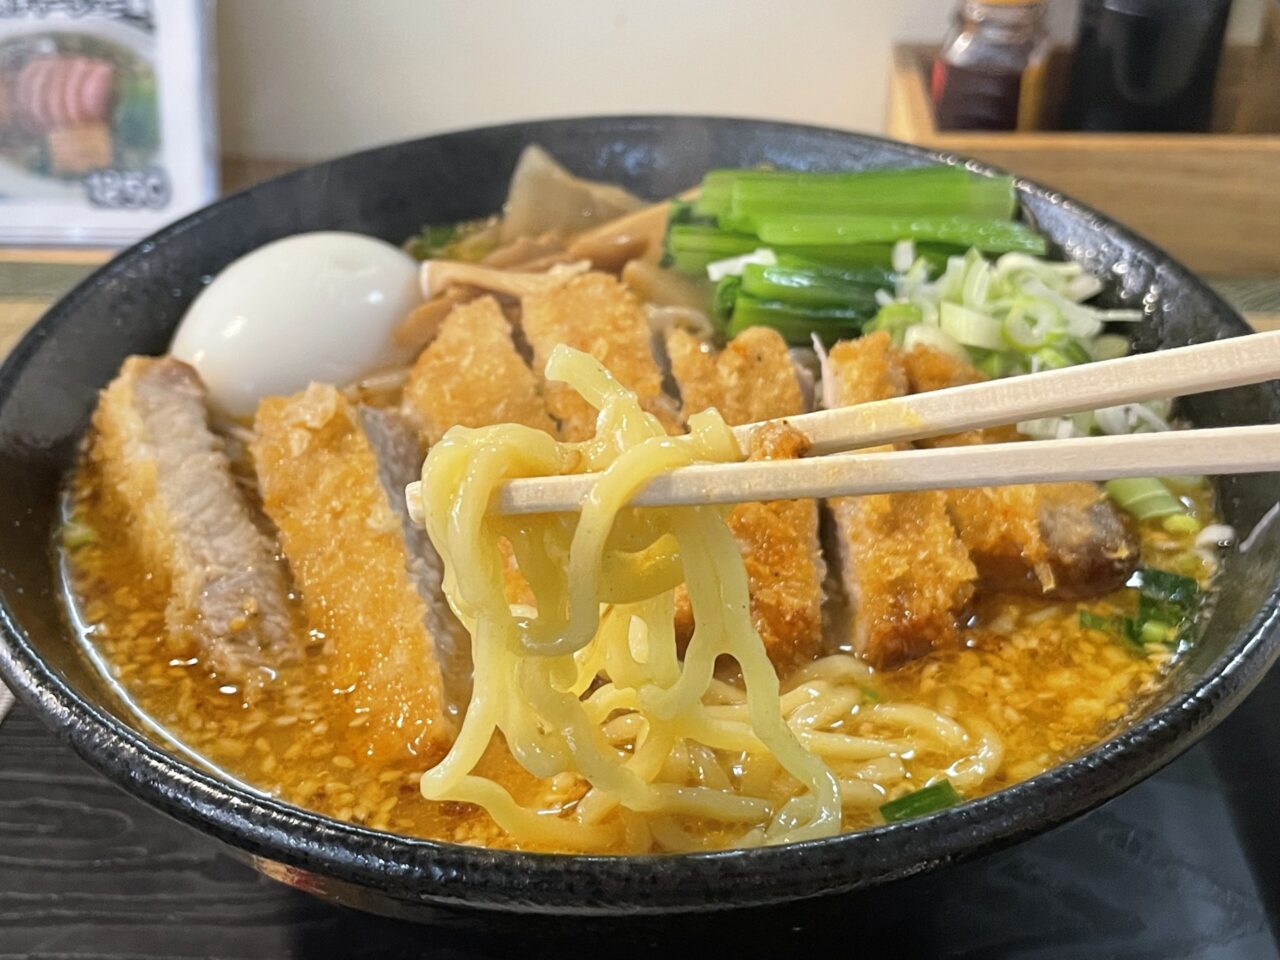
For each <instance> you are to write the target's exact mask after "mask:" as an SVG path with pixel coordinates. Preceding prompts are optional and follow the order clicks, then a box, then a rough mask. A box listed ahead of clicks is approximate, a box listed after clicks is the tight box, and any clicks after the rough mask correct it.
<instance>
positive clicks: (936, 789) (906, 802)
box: [880, 779, 960, 823]
mask: <svg viewBox="0 0 1280 960" xmlns="http://www.w3.org/2000/svg"><path fill="white" fill-rule="evenodd" d="M959 802H960V794H959V793H957V792H956V788H955V787H953V786H952V785H951V781H950V780H945V779H943V780H939V781H938V782H937V783H931V784H929V786H927V787H923V788H921V789H919V790H917V791H915V793H908V794H907V795H906V796H903V797H899V798H898V799H897V800H890V801H889V802H888V803H886V804H883V805H882V806H881V807H880V816H882V817H884V821H885V823H898V822H899V821H902V820H910V819H912V818H914V817H923V816H924V815H925V814H926V813H936V812H937V811H939V810H945V809H946V808H947V807H954V806H955V805H956V804H957V803H959Z"/></svg>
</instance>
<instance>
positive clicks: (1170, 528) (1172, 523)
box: [1160, 513, 1200, 533]
mask: <svg viewBox="0 0 1280 960" xmlns="http://www.w3.org/2000/svg"><path fill="white" fill-rule="evenodd" d="M1160 526H1162V527H1164V529H1165V532H1166V533H1199V532H1200V521H1199V520H1197V519H1196V518H1195V517H1193V516H1191V514H1189V513H1172V514H1170V515H1169V516H1167V517H1165V518H1164V519H1163V520H1161V521H1160Z"/></svg>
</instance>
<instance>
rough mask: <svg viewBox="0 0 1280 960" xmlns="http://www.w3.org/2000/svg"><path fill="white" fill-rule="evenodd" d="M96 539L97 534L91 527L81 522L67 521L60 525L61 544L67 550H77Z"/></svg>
mask: <svg viewBox="0 0 1280 960" xmlns="http://www.w3.org/2000/svg"><path fill="white" fill-rule="evenodd" d="M97 539H98V534H97V533H96V532H95V531H94V529H93V527H91V526H89V525H88V524H87V523H85V522H83V521H82V520H68V521H66V522H65V523H63V525H62V543H63V545H64V546H66V548H67V549H68V550H78V549H79V548H80V547H83V546H85V545H87V544H90V543H95V542H96V541H97Z"/></svg>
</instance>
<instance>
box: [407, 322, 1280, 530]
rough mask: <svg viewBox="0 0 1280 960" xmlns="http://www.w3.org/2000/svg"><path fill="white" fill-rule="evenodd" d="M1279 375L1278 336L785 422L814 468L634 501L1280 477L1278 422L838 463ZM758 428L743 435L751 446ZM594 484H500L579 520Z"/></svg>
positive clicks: (803, 465) (654, 493)
mask: <svg viewBox="0 0 1280 960" xmlns="http://www.w3.org/2000/svg"><path fill="white" fill-rule="evenodd" d="M1276 378H1280V331H1273V332H1270V333H1257V334H1252V335H1249V336H1244V337H1236V338H1233V339H1230V340H1219V341H1214V342H1211V343H1203V344H1196V345H1193V346H1188V347H1177V348H1174V349H1171V350H1161V351H1158V352H1155V353H1148V354H1139V355H1136V356H1131V357H1124V358H1122V359H1119V360H1106V361H1101V362H1098V363H1091V364H1084V365H1081V366H1078V367H1070V368H1067V369H1063V370H1053V371H1047V372H1042V373H1036V374H1031V375H1029V376H1022V377H1010V378H1008V379H1004V380H992V381H988V382H985V383H977V384H972V385H968V386H963V387H954V388H951V389H948V390H937V391H934V392H931V393H921V394H914V395H912V396H908V397H902V398H899V399H894V400H883V401H878V402H875V403H867V404H862V405H859V406H854V407H844V408H841V409H837V410H822V411H818V412H816V413H809V414H804V415H801V416H797V417H789V418H787V423H788V424H789V425H790V426H792V427H793V428H795V429H797V430H799V431H801V432H802V433H804V434H805V435H806V436H807V437H808V439H809V441H810V443H811V445H812V446H811V451H810V456H808V457H806V458H804V459H800V460H773V461H752V462H748V463H728V464H707V465H699V466H692V467H685V468H683V469H681V470H675V471H672V472H671V473H669V474H666V475H664V476H662V477H659V478H657V479H655V480H653V481H651V482H650V483H649V484H647V485H646V486H645V487H644V488H642V489H641V490H639V491H637V493H636V496H635V497H634V498H633V499H632V501H631V503H632V504H633V505H635V506H674V505H698V504H712V503H740V502H744V501H753V500H789V499H796V498H801V497H832V496H854V495H862V494H869V493H888V492H894V491H902V490H926V489H943V488H950V487H982V486H999V485H1002V484H1010V483H1048V482H1055V481H1063V480H1104V479H1109V478H1113V477H1135V476H1167V475H1172V474H1188V473H1192V474H1227V473H1258V472H1268V471H1271V470H1280V425H1273V424H1264V425H1261V426H1252V427H1223V428H1217V429H1210V430H1180V431H1172V432H1167V433H1147V434H1134V435H1130V436H1112V437H1085V438H1075V439H1069V440H1041V441H1035V442H1029V443H1009V444H992V445H977V446H965V447H950V448H942V449H934V450H903V451H893V452H882V453H871V454H848V453H836V451H847V450H852V449H855V448H857V447H867V446H878V445H882V444H887V443H901V442H907V441H911V440H919V439H923V438H926V437H934V436H939V435H943V434H949V433H959V432H961V431H965V430H973V429H978V428H982V427H993V426H999V425H1003V424H1010V423H1017V422H1019V421H1023V420H1031V419H1037V418H1040V417H1050V416H1058V415H1062V414H1068V413H1078V412H1081V411H1085V410H1096V409H1099V408H1102V407H1110V406H1116V405H1119V404H1122V403H1137V402H1141V401H1144V400H1153V399H1158V398H1163V397H1172V396H1184V395H1188V394H1194V393H1205V392H1208V391H1212V390H1220V389H1226V388H1229V387H1237V386H1242V385H1244V384H1250V383H1260V382H1263V381H1266V380H1272V379H1276ZM759 426H760V424H747V425H744V426H741V427H736V428H734V432H735V435H736V436H737V438H738V440H739V442H740V443H741V444H742V446H743V447H744V448H745V447H746V445H747V442H748V441H749V439H750V436H751V433H752V431H754V430H755V429H756V428H757V427H759ZM820 454H829V455H828V456H820ZM595 481H596V477H595V476H594V475H591V474H583V475H577V476H565V477H540V478H530V479H526V480H513V481H511V482H510V483H508V484H506V485H505V486H504V487H503V488H502V490H501V492H500V494H499V497H498V502H497V508H498V509H499V510H500V511H501V512H503V513H558V512H570V511H574V510H578V509H580V508H581V505H582V502H583V500H584V498H585V497H586V496H587V494H588V493H589V491H590V489H591V487H592V485H593V484H594V483H595ZM411 499H412V498H411Z"/></svg>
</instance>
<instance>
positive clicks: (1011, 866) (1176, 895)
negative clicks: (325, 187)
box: [0, 251, 1280, 960]
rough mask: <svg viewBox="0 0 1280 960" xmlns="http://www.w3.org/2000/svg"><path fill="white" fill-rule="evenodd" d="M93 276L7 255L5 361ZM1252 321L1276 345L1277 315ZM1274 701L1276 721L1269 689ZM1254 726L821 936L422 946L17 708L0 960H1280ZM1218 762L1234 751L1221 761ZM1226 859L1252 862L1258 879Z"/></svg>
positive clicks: (1269, 714) (422, 933) (580, 934)
mask: <svg viewBox="0 0 1280 960" xmlns="http://www.w3.org/2000/svg"><path fill="white" fill-rule="evenodd" d="M69 259H70V262H69ZM96 259H99V258H98V257H96V256H95V255H92V254H90V255H83V254H82V255H77V256H74V257H72V258H67V257H65V256H63V257H59V256H55V255H50V256H48V257H44V258H37V259H32V258H31V257H30V256H28V257H25V258H23V257H14V256H12V255H11V253H10V252H6V251H0V351H5V350H7V349H8V348H9V347H10V346H11V345H12V343H13V342H14V341H15V340H16V339H17V338H18V337H19V336H20V335H21V334H22V332H23V331H25V330H26V329H27V327H29V326H30V324H31V323H33V322H34V321H35V320H36V318H37V317H38V316H39V315H40V314H41V313H42V312H43V310H44V309H45V308H46V306H47V305H48V303H49V302H50V300H51V299H52V298H54V297H55V296H56V295H58V293H60V292H61V291H62V290H64V289H65V288H66V287H68V286H69V285H70V284H72V283H73V282H75V280H76V279H78V278H79V277H80V276H82V275H83V274H84V273H85V272H86V271H87V270H88V269H91V267H92V265H93V262H94V261H95V260H96ZM1247 293H1248V291H1246V294H1247ZM1243 302H1245V303H1246V304H1248V303H1249V301H1248V299H1247V296H1246V297H1245V298H1243ZM1264 306H1265V304H1264ZM1255 319H1256V322H1257V325H1258V326H1259V327H1265V328H1280V314H1276V313H1272V312H1269V311H1264V313H1262V314H1260V315H1257V316H1256V317H1255ZM1267 683H1268V684H1269V685H1270V686H1271V687H1273V688H1275V690H1274V696H1275V700H1276V701H1277V702H1280V676H1273V677H1271V678H1269V680H1268V681H1267ZM1258 696H1259V695H1258V694H1255V697H1254V699H1252V700H1251V701H1250V703H1251V704H1256V703H1258V700H1257V697H1258ZM1249 706H1250V704H1246V706H1245V708H1242V709H1241V710H1240V711H1239V712H1238V713H1237V715H1236V716H1233V717H1232V718H1230V719H1229V720H1228V726H1229V727H1230V730H1226V731H1220V732H1219V733H1217V734H1214V735H1213V737H1211V738H1210V740H1209V741H1208V742H1207V745H1206V744H1202V745H1201V746H1198V747H1196V748H1195V749H1193V750H1192V751H1191V752H1190V753H1189V754H1188V755H1187V756H1185V757H1183V758H1182V759H1181V760H1179V761H1177V762H1176V763H1175V764H1174V765H1173V766H1171V767H1170V768H1169V769H1168V770H1166V771H1165V772H1163V773H1162V774H1160V775H1159V777H1157V778H1155V779H1153V780H1151V781H1147V782H1146V783H1144V784H1142V785H1140V786H1139V787H1136V788H1134V789H1133V790H1131V791H1129V792H1128V793H1126V794H1125V795H1123V796H1122V797H1121V798H1119V799H1117V800H1115V801H1112V803H1110V804H1108V805H1107V806H1106V807H1104V808H1103V809H1102V810H1100V811H1097V812H1095V813H1094V814H1091V815H1090V816H1089V817H1087V818H1085V819H1084V820H1079V821H1076V822H1075V823H1073V824H1071V825H1068V826H1066V827H1063V828H1060V829H1058V830H1056V831H1054V832H1052V833H1050V834H1047V835H1045V836H1042V837H1039V838H1037V839H1035V840H1033V841H1029V842H1027V843H1023V844H1020V845H1019V846H1017V847H1015V848H1014V849H1012V850H1010V851H1008V852H1006V853H1003V854H999V855H997V856H995V857H992V858H988V859H985V860H982V861H978V862H976V863H975V864H971V865H968V866H966V867H962V868H954V869H953V870H952V871H950V872H949V873H948V874H947V875H946V877H945V878H944V879H942V880H940V881H939V880H937V879H936V878H934V879H931V878H922V879H921V880H920V881H918V882H917V881H910V882H909V883H907V884H899V885H895V886H894V887H893V888H891V889H892V893H891V894H887V895H884V896H881V897H880V899H879V900H873V901H857V903H858V904H859V906H857V908H856V909H855V908H853V907H852V905H851V907H850V908H849V909H847V910H843V911H842V912H841V913H840V914H839V915H838V917H839V920H838V922H835V923H833V921H832V917H831V913H830V910H829V907H808V906H793V907H791V908H789V909H787V910H786V911H785V912H780V911H766V912H756V913H753V914H751V915H748V916H740V917H736V918H733V917H731V918H729V919H724V918H721V919H719V920H707V919H703V918H697V919H649V920H644V921H641V922H634V923H629V924H623V925H617V924H601V923H597V922H585V921H551V920H541V921H539V920H528V921H523V922H522V924H521V925H520V926H519V927H515V928H512V927H510V926H504V925H502V924H498V923H496V922H494V921H492V920H491V919H489V918H485V917H480V918H475V917H460V916H457V915H449V914H442V915H441V917H440V918H439V922H438V923H436V924H434V925H431V926H417V925H410V924H405V923H401V922H397V921H391V920H383V919H379V918H373V917H367V916H364V915H362V914H358V913H355V912H352V911H348V910H345V909H341V908H338V907H334V906H330V905H328V904H324V903H321V902H319V901H317V900H314V899H312V898H310V897H308V896H306V895H304V894H301V893H298V892H297V891H294V890H292V889H288V888H285V887H283V886H280V885H277V884H275V883H272V882H271V881H268V880H266V879H264V878H262V877H261V876H259V875H257V874H256V873H254V872H253V871H251V870H250V869H248V868H247V867H245V866H243V865H242V864H241V863H240V862H238V861H236V860H233V859H232V858H230V857H229V856H227V855H226V854H224V853H223V852H222V851H221V849H220V848H219V846H218V845H217V844H216V843H214V842H213V841H212V840H210V839H208V838H206V837H203V836H199V835H197V834H196V833H194V832H191V831H189V830H188V829H187V828H185V827H183V826H180V825H179V824H177V823H175V822H173V821H171V820H169V819H168V818H166V817H164V816H162V815H160V814H158V813H156V812H155V811H153V810H151V809H150V808H148V807H146V806H144V805H143V804H141V803H139V802H138V801H136V800H134V799H133V798H131V797H128V796H127V795H125V794H124V793H123V792H122V791H120V790H119V789H118V788H116V787H115V786H114V785H112V784H110V783H109V782H108V781H106V780H105V779H104V778H102V777H100V776H98V775H97V774H95V773H93V772H92V771H90V770H89V769H88V768H87V767H86V766H84V765H83V764H82V763H81V762H80V761H79V760H78V758H76V757H75V756H74V755H73V754H72V753H71V751H70V750H69V749H67V748H66V747H65V746H63V745H62V744H60V743H58V742H57V741H56V740H55V739H54V738H53V737H52V736H51V735H50V734H49V733H48V732H47V731H46V730H45V729H44V728H43V727H42V726H40V725H39V723H38V722H37V721H36V720H35V719H34V717H33V716H32V715H31V714H30V713H29V712H28V711H26V710H25V709H24V708H23V707H21V706H19V707H16V708H15V709H14V710H13V711H12V713H10V715H9V716H8V717H7V718H6V719H3V720H0V960H6V958H13V960H17V958H24V960H25V958H48V960H53V958H71V957H75V958H87V957H142V958H152V960H171V958H185V957H217V958H225V960H265V958H276V957H303V958H309V957H335V958H365V957H388V958H398V957H416V956H432V957H479V956H483V957H506V956H519V957H521V958H522V960H527V958H531V957H535V956H556V957H565V956H569V955H571V954H572V955H576V956H587V955H596V954H599V955H603V956H607V957H609V958H610V960H613V958H616V957H623V956H632V955H661V954H671V953H673V952H677V951H678V953H677V955H679V954H684V953H688V952H691V951H692V950H695V949H698V948H703V949H706V950H714V951H716V952H717V953H720V952H730V953H734V954H739V955H741V956H743V957H747V956H758V955H768V956H788V955H794V953H795V952H797V951H798V950H799V949H801V947H802V946H803V949H805V951H806V952H812V951H819V952H832V951H839V955H844V954H846V953H850V952H860V951H864V950H874V951H876V952H879V950H880V949H881V948H885V949H887V950H888V951H889V955H897V954H900V953H903V952H905V953H907V954H910V955H919V956H931V957H944V956H945V957H952V956H954V957H983V958H996V957H1023V956H1034V957H1036V958H1040V960H1060V958H1061V960H1065V958H1068V957H1075V956H1082V955H1087V956H1099V957H1100V956H1108V957H1125V958H1134V960H1138V958H1150V960H1155V958H1165V957H1175V956H1178V957H1182V956H1188V957H1212V958H1223V960H1226V958H1232V960H1234V958H1243V960H1254V958H1259V960H1274V958H1277V957H1280V953H1278V952H1277V948H1276V938H1275V936H1274V933H1273V931H1274V929H1275V927H1274V925H1275V924H1276V923H1277V921H1278V920H1280V849H1277V844H1276V834H1275V831H1274V829H1273V825H1272V824H1273V821H1272V820H1271V818H1270V816H1269V814H1268V815H1266V816H1265V817H1264V818H1263V821H1262V825H1261V827H1258V826H1250V825H1249V824H1247V823H1245V824H1241V823H1239V822H1237V812H1236V809H1235V808H1232V807H1228V806H1226V805H1225V804H1227V803H1228V800H1226V799H1224V797H1227V796H1228V795H1229V793H1230V788H1231V785H1232V784H1234V783H1237V782H1239V776H1231V775H1227V774H1223V773H1222V772H1221V771H1222V765H1223V764H1229V763H1231V762H1232V761H1233V758H1238V757H1239V756H1240V751H1239V750H1237V749H1234V748H1233V747H1231V746H1230V745H1231V744H1232V743H1236V742H1241V741H1252V742H1256V740H1257V738H1259V737H1261V736H1263V735H1265V734H1264V733H1263V731H1266V732H1268V733H1273V732H1274V728H1273V726H1272V724H1273V721H1274V712H1273V711H1272V708H1271V707H1270V706H1268V707H1267V708H1266V709H1265V710H1263V709H1262V708H1261V707H1255V708H1254V710H1253V712H1252V713H1250V710H1249ZM1232 725H1234V726H1232ZM1215 738H1216V739H1215ZM1213 743H1227V744H1228V748H1227V749H1226V750H1225V751H1220V753H1221V755H1220V756H1219V755H1218V754H1215V753H1214V752H1213V749H1214V748H1213V746H1212V744H1213ZM1249 789H1250V791H1253V792H1261V793H1267V794H1268V795H1269V797H1270V804H1271V805H1272V806H1273V805H1274V801H1275V796H1276V795H1277V794H1278V793H1280V783H1271V782H1269V781H1268V782H1267V783H1265V784H1262V785H1250V788H1249ZM1241 851H1257V852H1258V860H1257V861H1256V862H1253V861H1252V860H1251V857H1249V856H1245V855H1244V854H1242V853H1241ZM930 884H932V886H930ZM1268 904H1269V905H1270V906H1269V907H1268V906H1267V905H1268ZM1086 944H1087V945H1088V947H1087V950H1086V948H1085V945H1086ZM1081 951H1085V952H1083V953H1082V952H1081Z"/></svg>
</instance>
